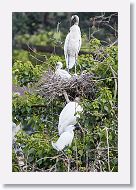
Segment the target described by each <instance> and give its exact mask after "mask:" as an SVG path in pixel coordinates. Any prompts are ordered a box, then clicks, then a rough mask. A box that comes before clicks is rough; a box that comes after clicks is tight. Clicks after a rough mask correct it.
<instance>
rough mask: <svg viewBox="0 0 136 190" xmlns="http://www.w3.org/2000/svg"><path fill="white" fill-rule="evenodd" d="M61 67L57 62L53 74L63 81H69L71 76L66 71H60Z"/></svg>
mask: <svg viewBox="0 0 136 190" xmlns="http://www.w3.org/2000/svg"><path fill="white" fill-rule="evenodd" d="M62 67H63V64H62V63H61V62H57V65H56V71H55V74H56V75H57V76H59V77H61V78H62V79H64V80H66V79H70V78H71V75H70V74H69V73H68V72H67V71H65V70H64V69H62Z"/></svg>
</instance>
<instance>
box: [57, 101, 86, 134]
mask: <svg viewBox="0 0 136 190" xmlns="http://www.w3.org/2000/svg"><path fill="white" fill-rule="evenodd" d="M82 111H83V108H82V107H81V106H80V105H79V104H78V103H77V102H69V103H68V104H67V105H66V106H65V107H64V108H63V110H62V111H61V113H60V116H59V124H58V131H59V135H61V134H62V133H63V132H64V131H65V129H66V127H67V126H69V125H75V124H76V123H77V117H80V115H79V114H78V113H77V112H82Z"/></svg>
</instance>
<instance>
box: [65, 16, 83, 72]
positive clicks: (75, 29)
mask: <svg viewBox="0 0 136 190" xmlns="http://www.w3.org/2000/svg"><path fill="white" fill-rule="evenodd" d="M74 19H75V23H74V25H73V26H71V28H70V32H69V33H68V34H67V36H66V39H65V43H64V54H65V60H66V66H67V68H68V70H69V69H71V68H72V67H73V66H74V65H75V64H76V62H77V57H78V53H79V50H80V48H81V43H82V42H81V32H80V28H79V26H78V23H79V17H78V16H77V15H74V16H72V17H71V20H74Z"/></svg>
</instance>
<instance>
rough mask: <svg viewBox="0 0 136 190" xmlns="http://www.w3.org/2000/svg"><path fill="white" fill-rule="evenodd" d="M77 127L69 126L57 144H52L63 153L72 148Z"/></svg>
mask: <svg viewBox="0 0 136 190" xmlns="http://www.w3.org/2000/svg"><path fill="white" fill-rule="evenodd" d="M74 129H75V126H73V125H69V126H67V127H66V128H65V131H64V132H63V133H62V134H61V135H60V137H59V139H58V140H57V142H55V143H54V142H52V146H53V148H54V149H56V150H57V151H62V150H63V149H64V148H65V147H66V146H71V143H72V140H73V138H74V132H73V130H74Z"/></svg>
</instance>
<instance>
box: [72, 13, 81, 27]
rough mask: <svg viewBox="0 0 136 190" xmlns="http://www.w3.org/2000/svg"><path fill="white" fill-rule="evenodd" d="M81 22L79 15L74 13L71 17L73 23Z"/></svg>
mask: <svg viewBox="0 0 136 190" xmlns="http://www.w3.org/2000/svg"><path fill="white" fill-rule="evenodd" d="M74 24H79V17H78V16H77V15H73V16H72V17H71V25H74Z"/></svg>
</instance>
